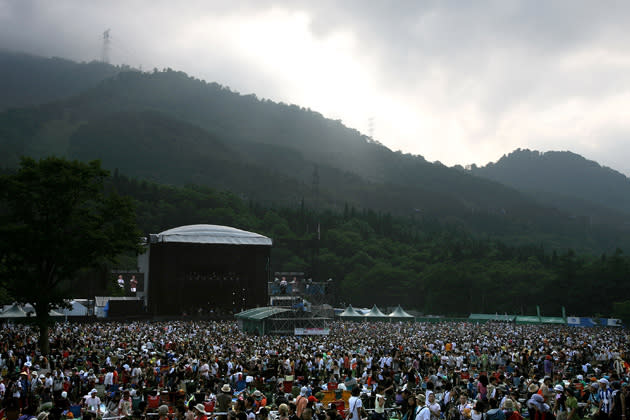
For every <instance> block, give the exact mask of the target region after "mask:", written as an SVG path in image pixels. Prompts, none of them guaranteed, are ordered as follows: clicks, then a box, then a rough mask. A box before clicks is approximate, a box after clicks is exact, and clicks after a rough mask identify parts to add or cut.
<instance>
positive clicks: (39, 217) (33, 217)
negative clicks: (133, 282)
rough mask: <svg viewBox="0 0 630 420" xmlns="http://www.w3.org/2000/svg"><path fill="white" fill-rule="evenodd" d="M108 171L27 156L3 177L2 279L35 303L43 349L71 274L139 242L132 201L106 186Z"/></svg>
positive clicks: (18, 294)
mask: <svg viewBox="0 0 630 420" xmlns="http://www.w3.org/2000/svg"><path fill="white" fill-rule="evenodd" d="M107 176H108V172H107V171H106V170H104V169H102V168H101V167H100V163H99V162H98V161H92V162H89V163H81V162H78V161H74V162H70V161H67V160H64V159H60V158H54V157H51V158H47V159H42V160H40V161H35V160H33V159H30V158H23V159H22V162H21V166H20V169H19V170H18V171H17V172H16V173H14V174H12V175H3V176H2V177H1V178H0V186H1V189H0V191H1V196H0V200H1V203H2V204H1V210H2V211H1V212H0V233H1V235H2V239H1V241H0V252H1V254H0V256H1V257H0V258H1V259H2V263H3V267H4V269H3V271H2V277H3V279H2V282H3V284H5V285H6V287H7V289H8V291H9V293H10V295H11V296H12V297H13V298H14V299H15V300H16V301H18V302H21V303H31V304H32V305H33V306H34V308H35V310H36V317H37V321H38V323H39V325H40V331H41V332H42V334H41V336H40V340H41V342H40V346H41V348H42V349H47V348H48V347H47V343H48V341H47V326H46V323H47V321H48V313H49V311H50V310H51V309H53V308H56V307H59V306H61V305H63V304H64V299H66V298H68V297H70V296H71V293H72V290H70V288H69V281H70V280H72V279H73V278H74V277H75V276H76V275H77V274H78V273H79V271H80V270H82V269H84V268H87V267H94V266H98V265H100V264H103V263H105V262H107V261H113V260H115V258H116V256H117V255H119V254H120V253H122V252H125V251H129V250H135V249H137V247H138V243H139V236H140V235H139V231H138V230H137V228H136V223H135V218H134V208H133V204H132V202H131V200H130V199H129V198H127V197H122V196H120V195H118V194H116V193H114V192H106V191H105V189H104V181H105V179H106V178H107ZM44 351H46V350H44Z"/></svg>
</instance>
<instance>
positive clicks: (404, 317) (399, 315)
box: [388, 305, 415, 321]
mask: <svg viewBox="0 0 630 420" xmlns="http://www.w3.org/2000/svg"><path fill="white" fill-rule="evenodd" d="M388 317H389V319H391V320H394V321H413V320H414V319H415V318H414V317H413V315H409V314H408V313H407V312H405V310H404V309H403V308H402V307H401V306H400V305H398V306H397V307H396V309H394V312H392V313H391V314H389V315H388Z"/></svg>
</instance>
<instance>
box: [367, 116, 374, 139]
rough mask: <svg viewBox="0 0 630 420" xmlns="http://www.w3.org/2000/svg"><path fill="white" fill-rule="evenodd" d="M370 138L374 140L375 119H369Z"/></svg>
mask: <svg viewBox="0 0 630 420" xmlns="http://www.w3.org/2000/svg"><path fill="white" fill-rule="evenodd" d="M368 136H369V137H370V139H371V140H374V117H370V118H368Z"/></svg>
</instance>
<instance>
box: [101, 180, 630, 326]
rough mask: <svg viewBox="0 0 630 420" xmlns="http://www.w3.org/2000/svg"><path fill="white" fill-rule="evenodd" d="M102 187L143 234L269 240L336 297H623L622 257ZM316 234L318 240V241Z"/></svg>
mask: <svg viewBox="0 0 630 420" xmlns="http://www.w3.org/2000/svg"><path fill="white" fill-rule="evenodd" d="M111 188H115V189H116V190H117V191H118V192H119V193H121V194H126V195H130V196H131V197H133V198H134V199H135V201H136V206H137V216H138V224H139V226H140V228H141V230H142V231H144V232H146V233H147V234H149V233H158V232H161V231H163V230H166V229H168V228H171V227H175V226H181V225H187V224H197V223H208V224H220V225H228V226H234V227H237V228H240V229H245V230H251V231H255V232H258V233H261V234H264V235H267V236H269V237H271V238H272V239H273V240H274V242H275V245H274V247H273V249H272V264H273V266H272V267H271V269H272V270H273V271H305V272H307V273H308V275H309V276H314V277H315V279H316V280H326V279H328V278H332V279H333V280H334V285H335V287H336V291H337V293H336V295H337V299H338V302H337V303H343V304H346V303H351V304H353V305H364V306H370V305H372V304H378V305H380V306H389V305H396V304H402V305H403V306H404V307H405V308H414V309H418V310H420V311H423V312H425V313H431V314H444V315H468V314H469V313H471V312H482V313H495V312H498V313H504V312H507V313H510V314H512V313H516V314H534V313H535V306H536V305H541V307H542V309H543V313H544V315H560V312H561V307H562V306H565V307H566V308H567V312H568V313H569V314H575V315H595V314H601V315H607V316H608V315H614V313H613V303H614V302H616V301H622V300H624V299H625V297H626V296H630V258H628V257H627V256H625V255H624V254H623V251H622V250H620V249H618V250H617V251H616V252H614V253H612V254H610V255H607V254H602V255H600V256H588V255H578V254H576V253H575V252H574V251H572V250H570V249H569V250H566V251H564V252H560V253H558V252H556V251H553V252H548V251H546V250H545V249H544V248H543V247H541V246H508V245H506V244H504V243H502V242H500V241H496V240H492V239H487V238H483V237H475V236H474V235H472V234H470V233H469V232H467V231H465V230H463V229H457V228H455V227H453V226H450V225H445V224H443V223H441V222H439V221H438V220H436V219H430V218H425V217H421V216H420V215H418V216H417V217H413V216H412V217H409V218H400V217H395V216H392V215H390V214H388V213H379V212H374V211H370V210H362V211H358V210H356V209H354V208H353V207H349V206H345V209H344V211H342V212H335V211H331V210H326V211H322V212H317V211H314V210H313V209H310V208H307V207H306V206H304V205H302V206H298V207H295V208H282V209H271V208H267V207H265V206H261V205H259V204H257V203H256V202H253V201H250V202H245V201H243V200H241V199H239V198H238V197H236V196H234V195H233V194H230V193H225V192H217V191H214V190H212V189H209V188H205V187H199V186H187V187H171V186H160V185H157V184H153V183H149V182H146V181H137V180H133V179H129V178H127V177H124V176H120V175H118V174H115V176H114V177H113V178H112V180H111ZM318 236H320V238H321V239H320V240H317V238H318Z"/></svg>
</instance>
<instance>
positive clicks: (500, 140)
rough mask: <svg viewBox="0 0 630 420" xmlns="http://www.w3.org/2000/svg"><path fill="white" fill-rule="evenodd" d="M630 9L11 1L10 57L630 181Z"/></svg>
mask: <svg viewBox="0 0 630 420" xmlns="http://www.w3.org/2000/svg"><path fill="white" fill-rule="evenodd" d="M628 22H630V1H608V2H595V1H574V0H568V1H548V0H544V1H543V0H540V1H537V0H497V1H468V2H467V1H444V0H436V1H420V0H394V1H390V0H383V1H373V0H345V1H338V0H337V1H336V0H276V1H266V0H226V1H213V0H199V1H184V0H182V1H163V0H124V1H123V0H107V1H100V0H94V1H86V0H0V48H10V49H13V50H23V51H27V52H31V53H35V54H40V55H44V56H61V57H66V58H71V59H75V60H85V61H90V60H94V59H100V57H101V53H102V33H103V31H104V30H105V29H108V28H110V29H111V32H110V34H111V50H110V54H109V55H110V62H112V63H114V64H122V63H126V64H130V65H132V66H135V67H139V66H141V67H142V69H143V70H151V69H153V68H154V67H157V68H159V69H162V68H164V67H171V68H173V69H176V70H182V71H185V72H186V73H188V74H189V75H191V76H194V77H197V78H201V79H205V80H208V81H216V82H218V83H220V84H223V85H227V86H229V87H230V88H232V89H233V90H236V91H238V92H241V93H255V94H256V95H258V97H261V98H269V99H272V100H275V101H283V102H286V103H295V104H298V105H300V106H304V107H309V108H311V109H313V110H316V111H319V112H321V113H322V114H324V115H325V116H327V117H330V118H334V119H341V120H343V122H344V123H345V124H346V125H348V126H350V127H354V128H356V129H358V130H360V131H362V132H363V133H365V134H369V133H370V123H369V121H370V119H371V118H372V121H373V123H372V133H373V137H374V138H375V139H376V140H378V141H380V142H381V143H383V144H385V145H386V146H388V147H389V148H391V149H393V150H402V151H403V152H408V153H413V154H419V155H422V156H424V157H425V158H426V159H427V160H429V161H436V160H439V161H441V162H442V163H444V164H446V165H449V166H452V165H455V164H461V165H466V164H471V163H476V164H478V165H484V164H486V163H488V162H490V161H496V160H498V159H499V158H500V157H501V156H502V155H503V154H506V153H509V152H511V151H513V150H514V149H516V148H529V149H535V150H540V151H548V150H571V151H573V152H575V153H579V154H581V155H583V156H584V157H586V158H588V159H592V160H595V161H597V162H599V163H601V164H602V165H606V166H609V167H611V168H613V169H616V170H619V171H621V172H623V173H625V174H626V175H630V143H629V141H628V140H630V24H628Z"/></svg>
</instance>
